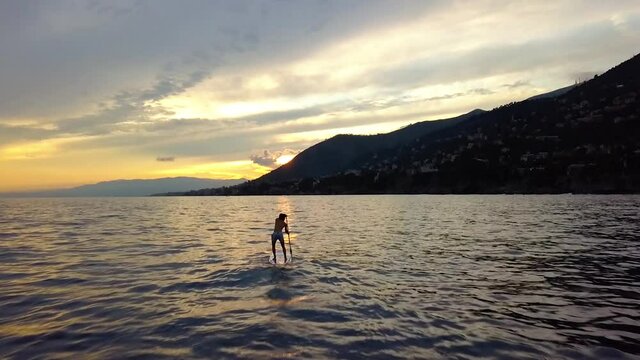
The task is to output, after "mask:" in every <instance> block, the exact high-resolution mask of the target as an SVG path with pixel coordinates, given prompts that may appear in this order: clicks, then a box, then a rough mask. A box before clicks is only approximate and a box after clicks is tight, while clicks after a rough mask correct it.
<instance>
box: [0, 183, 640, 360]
mask: <svg viewBox="0 0 640 360" xmlns="http://www.w3.org/2000/svg"><path fill="white" fill-rule="evenodd" d="M281 211H282V212H286V213H288V214H290V219H289V222H290V226H291V230H292V232H293V236H292V238H291V242H292V244H293V258H294V260H293V262H292V263H291V264H288V265H286V266H272V265H269V263H268V259H269V255H270V240H269V234H270V231H271V230H272V227H273V219H274V218H275V217H276V215H277V214H278V213H279V212H281ZM639 236H640V196H571V195H566V196H290V197H288V196H281V197H277V196H274V197H197V198H181V197H172V198H83V199H4V200H0V284H1V285H0V358H9V359H28V358H38V359H45V358H46V359H79V358H87V359H128V358H130V359H163V358H184V359H208V358H213V359H236V358H240V359H245V358H246V359H269V358H277V359H280V358H293V359H303V358H314V359H322V358H328V359H333V358H341V359H343V358H344V359H349V358H352V359H394V358H421V359H439V358H441V359H467V358H491V359H509V358H517V359H543V358H548V359H564V358H567V359H626V358H639V357H640V241H639V239H638V238H639Z"/></svg>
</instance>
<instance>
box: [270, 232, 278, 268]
mask: <svg viewBox="0 0 640 360" xmlns="http://www.w3.org/2000/svg"><path fill="white" fill-rule="evenodd" d="M276 240H277V237H276V236H275V234H271V251H273V263H274V264H275V263H277V261H276Z"/></svg>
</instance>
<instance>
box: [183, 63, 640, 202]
mask: <svg viewBox="0 0 640 360" xmlns="http://www.w3.org/2000/svg"><path fill="white" fill-rule="evenodd" d="M639 96H640V56H635V57H633V58H632V59H630V60H628V61H625V62H624V63H622V64H620V65H618V66H616V67H614V68H612V69H611V70H609V71H607V72H606V73H604V74H602V75H600V76H596V77H594V78H593V79H592V80H589V81H586V82H584V83H581V84H579V85H576V86H570V87H566V88H562V89H558V90H556V91H553V92H550V93H547V94H542V95H539V96H534V97H532V98H529V99H527V100H525V101H521V102H515V103H510V104H506V105H503V106H500V107H498V108H495V109H493V110H491V111H482V110H474V111H472V112H470V113H468V114H465V115H462V116H459V117H456V118H452V119H445V120H439V121H426V122H421V123H417V124H413V125H410V126H407V127H405V128H403V129H400V130H397V131H394V132H391V133H388V134H381V135H372V136H355V135H338V136H335V137H333V138H331V139H328V140H325V141H323V142H321V143H318V144H316V145H314V146H312V147H310V148H308V149H306V150H305V151H303V152H301V153H300V154H298V156H296V157H295V158H294V159H293V160H292V161H290V162H289V163H287V164H285V165H283V166H281V167H280V168H278V169H275V170H274V171H272V172H271V173H269V174H266V175H264V176H263V177H261V178H259V179H256V180H253V181H249V182H247V183H245V184H240V185H237V186H231V187H225V188H220V189H216V190H212V189H203V190H194V191H190V192H186V193H184V195H247V194H360V193H566V192H573V193H629V192H634V193H638V192H640V105H639V104H640V102H639V99H638V97H639Z"/></svg>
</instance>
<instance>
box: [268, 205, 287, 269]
mask: <svg viewBox="0 0 640 360" xmlns="http://www.w3.org/2000/svg"><path fill="white" fill-rule="evenodd" d="M286 220H287V214H280V215H279V216H278V218H277V219H276V224H275V226H274V227H273V234H271V251H273V263H274V264H275V263H277V261H276V240H280V245H282V253H283V254H284V262H287V249H286V248H285V247H284V234H283V233H282V229H284V231H285V232H286V233H287V235H289V224H287V222H286Z"/></svg>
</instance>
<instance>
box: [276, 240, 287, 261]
mask: <svg viewBox="0 0 640 360" xmlns="http://www.w3.org/2000/svg"><path fill="white" fill-rule="evenodd" d="M278 240H280V245H281V246H282V253H283V254H284V262H287V249H286V248H285V247H284V235H282V236H280V239H278Z"/></svg>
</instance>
